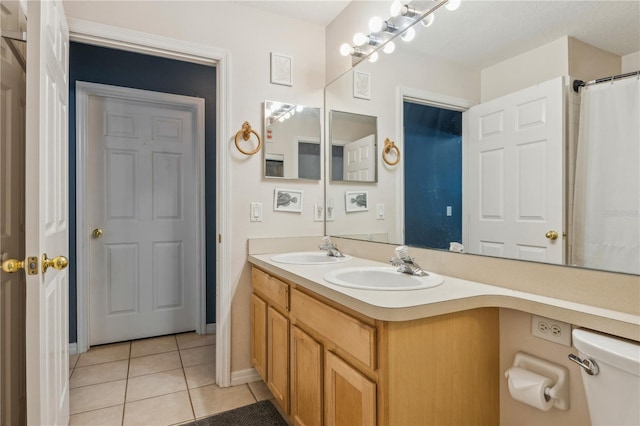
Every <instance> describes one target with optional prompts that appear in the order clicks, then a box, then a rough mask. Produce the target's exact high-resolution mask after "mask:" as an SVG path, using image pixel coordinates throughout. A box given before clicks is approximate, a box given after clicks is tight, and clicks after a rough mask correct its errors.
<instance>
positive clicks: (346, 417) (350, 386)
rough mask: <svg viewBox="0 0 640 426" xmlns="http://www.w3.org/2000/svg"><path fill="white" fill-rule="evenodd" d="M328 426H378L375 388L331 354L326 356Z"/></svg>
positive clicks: (325, 380) (326, 420)
mask: <svg viewBox="0 0 640 426" xmlns="http://www.w3.org/2000/svg"><path fill="white" fill-rule="evenodd" d="M325 356H326V357H325V360H326V361H325V373H324V389H325V390H324V402H325V424H326V425H331V426H334V425H335V426H369V425H375V424H376V384H375V383H374V382H372V381H371V380H369V379H367V378H366V377H365V376H364V375H363V374H361V373H360V372H358V370H356V369H355V368H353V367H352V366H350V365H349V364H347V363H346V362H344V361H343V360H341V359H340V358H338V357H337V356H336V355H334V354H333V353H331V352H326V354H325Z"/></svg>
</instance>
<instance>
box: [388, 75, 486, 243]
mask: <svg viewBox="0 0 640 426" xmlns="http://www.w3.org/2000/svg"><path fill="white" fill-rule="evenodd" d="M405 101H406V102H414V103H418V104H422V105H429V106H434V107H438V108H446V109H450V110H454V111H460V112H462V206H463V209H462V212H463V216H464V213H465V210H464V206H465V204H466V202H465V195H464V194H465V193H466V192H467V191H466V173H465V170H466V162H467V160H468V158H467V157H468V155H467V153H466V147H467V144H466V141H467V139H468V135H467V132H468V130H469V126H468V123H467V114H466V111H467V110H468V109H469V108H471V107H472V106H474V105H477V104H478V102H477V101H472V100H469V99H463V98H457V97H454V96H449V95H443V94H441V93H437V92H431V91H428V90H422V89H414V88H410V87H402V86H400V87H398V89H397V90H396V129H402V130H401V131H399V132H398V134H397V138H398V145H399V146H400V147H401V148H403V149H404V102H405ZM397 168H398V171H397V172H396V173H398V179H396V194H397V197H398V202H397V203H396V218H397V220H396V231H395V232H396V235H401V236H402V242H403V244H404V240H405V239H404V161H401V162H400V163H398V165H397ZM465 229H466V221H465V219H464V217H463V218H462V235H463V240H464V233H465Z"/></svg>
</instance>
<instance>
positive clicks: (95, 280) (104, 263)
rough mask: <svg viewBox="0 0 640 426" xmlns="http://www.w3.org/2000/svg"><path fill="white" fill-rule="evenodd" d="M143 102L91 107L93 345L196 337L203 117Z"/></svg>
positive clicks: (91, 102)
mask: <svg viewBox="0 0 640 426" xmlns="http://www.w3.org/2000/svg"><path fill="white" fill-rule="evenodd" d="M135 92H136V93H137V95H136V99H135V100H133V99H127V98H126V95H122V96H123V97H106V96H96V95H91V96H89V98H88V108H87V142H88V145H87V172H88V183H87V184H88V192H87V193H88V217H87V224H88V226H89V229H88V230H87V231H86V232H87V238H91V242H90V243H89V301H90V304H89V344H90V345H95V344H102V343H108V342H116V341H123V340H130V339H137V338H143V337H150V336H157V335H162V334H168V333H175V332H181V331H188V330H195V329H197V301H196V294H197V290H198V288H199V287H198V286H199V283H198V282H197V281H198V278H197V275H196V270H197V268H198V264H197V260H198V258H199V257H198V250H197V239H196V230H197V226H196V225H197V221H196V206H197V204H198V203H197V192H196V189H197V188H198V184H197V175H196V169H197V167H196V158H195V153H196V136H197V132H198V131H200V130H198V129H196V128H195V126H196V125H197V120H196V117H197V114H196V112H195V111H194V110H190V109H186V108H184V107H178V106H175V105H172V104H165V105H163V104H161V103H158V102H157V101H154V102H151V101H148V102H145V101H142V100H140V96H141V95H140V93H141V92H142V91H135ZM150 96H152V95H150ZM163 96H166V97H167V98H169V99H170V98H171V97H172V96H173V95H164V94H163ZM179 98H184V97H179ZM191 99H194V102H196V103H198V104H199V105H202V100H200V99H195V98H191ZM94 230H99V231H95V232H96V234H94V233H93V232H94Z"/></svg>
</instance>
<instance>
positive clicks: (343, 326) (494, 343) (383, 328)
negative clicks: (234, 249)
mask: <svg viewBox="0 0 640 426" xmlns="http://www.w3.org/2000/svg"><path fill="white" fill-rule="evenodd" d="M312 268H318V267H312ZM266 269H269V268H265V267H264V265H263V267H262V268H261V267H257V266H253V268H252V272H251V279H252V284H253V294H252V296H251V358H252V363H253V365H254V367H255V368H256V371H258V373H259V374H260V376H261V377H262V378H263V380H264V381H265V383H267V385H268V387H269V389H270V390H271V392H272V393H273V395H274V397H275V400H276V401H277V403H278V404H279V405H280V408H281V409H282V411H283V412H285V413H287V414H288V415H289V416H290V419H291V421H292V423H293V424H295V425H321V424H327V425H332V424H345V425H375V424H378V425H387V424H398V425H399V424H406V425H408V424H420V425H442V424H465V425H472V424H498V423H499V380H498V379H499V374H498V359H499V356H498V350H499V341H498V340H499V332H498V310H497V308H476V309H470V310H465V311H461V312H454V313H449V314H442V315H436V316H431V317H426V318H417V319H413V320H406V321H385V320H380V319H375V318H372V317H370V316H368V315H364V314H362V313H361V312H358V311H357V310H354V309H352V308H349V307H347V306H345V305H342V304H340V303H336V302H335V301H333V300H331V299H330V298H327V297H324V296H322V295H320V294H318V293H316V292H314V291H312V290H310V289H309V288H307V287H305V286H304V285H303V283H302V282H296V281H294V280H289V279H285V278H283V277H281V276H278V275H276V274H273V273H272V272H268V271H267V270H266Z"/></svg>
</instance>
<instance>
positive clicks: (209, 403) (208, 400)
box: [189, 385, 256, 419]
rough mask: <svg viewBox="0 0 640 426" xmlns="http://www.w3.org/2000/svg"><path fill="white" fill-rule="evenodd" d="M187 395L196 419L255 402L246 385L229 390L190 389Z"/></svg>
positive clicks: (216, 388) (213, 388) (211, 388)
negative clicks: (189, 396) (189, 397)
mask: <svg viewBox="0 0 640 426" xmlns="http://www.w3.org/2000/svg"><path fill="white" fill-rule="evenodd" d="M189 393H190V394H191V403H192V404H193V411H194V413H195V415H196V419H199V418H201V417H205V416H210V415H212V414H217V413H221V412H223V411H227V410H233V409H234V408H238V407H243V406H245V405H249V404H253V403H254V402H256V399H255V398H254V397H253V395H252V394H251V391H250V390H249V387H248V386H247V385H241V386H234V387H230V388H219V387H218V386H216V385H211V386H204V387H201V388H196V389H191V390H190V391H189Z"/></svg>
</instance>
